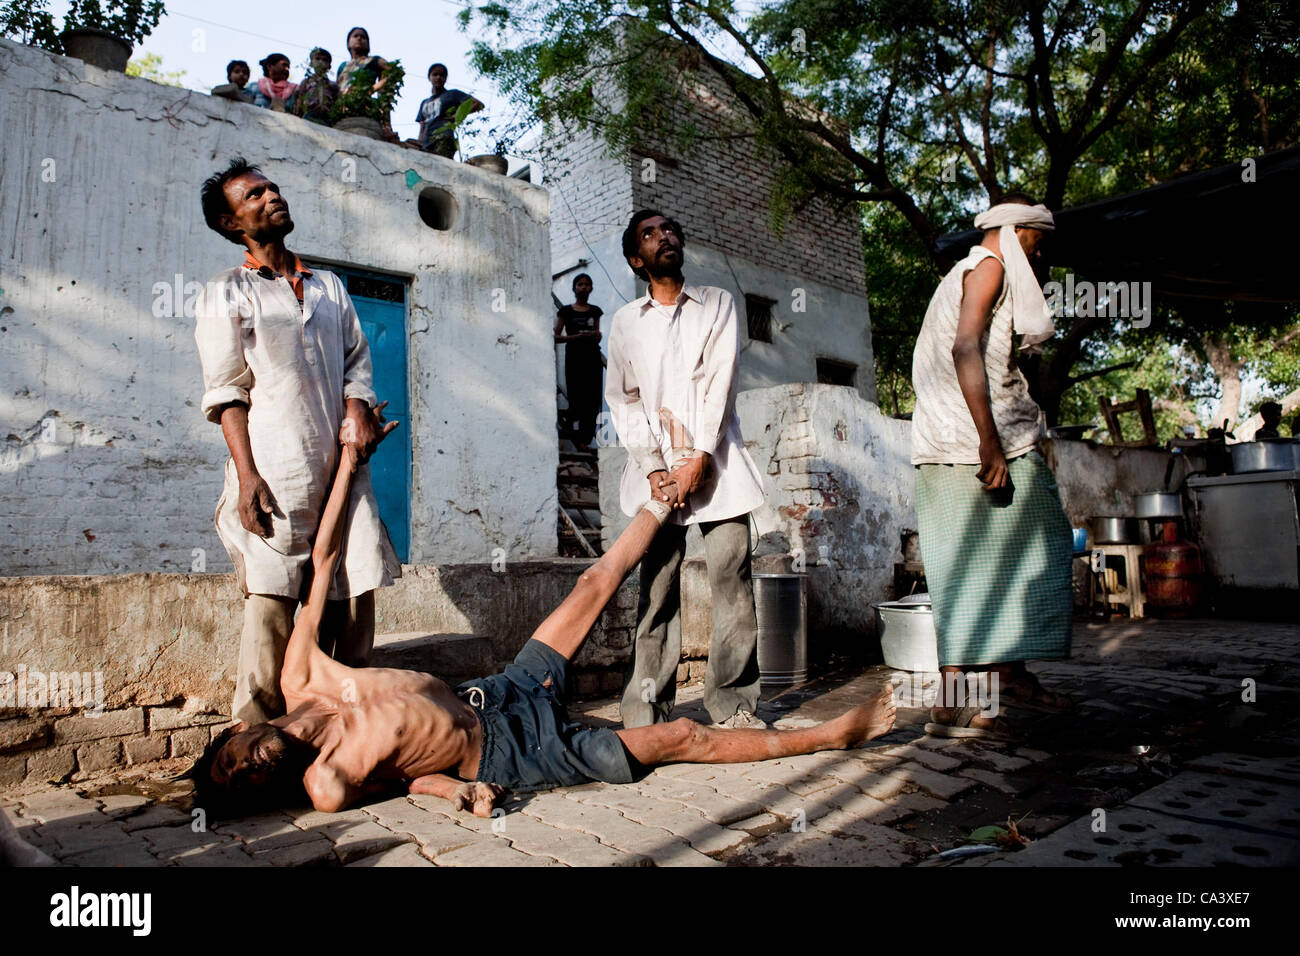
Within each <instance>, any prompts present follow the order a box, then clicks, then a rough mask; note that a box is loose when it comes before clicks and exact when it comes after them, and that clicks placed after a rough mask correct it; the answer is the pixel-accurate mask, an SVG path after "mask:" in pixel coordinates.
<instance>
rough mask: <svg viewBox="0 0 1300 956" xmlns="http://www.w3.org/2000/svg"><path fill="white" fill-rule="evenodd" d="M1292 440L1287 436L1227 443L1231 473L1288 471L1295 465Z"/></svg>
mask: <svg viewBox="0 0 1300 956" xmlns="http://www.w3.org/2000/svg"><path fill="white" fill-rule="evenodd" d="M1293 445H1294V442H1293V441H1292V440H1291V439H1289V438H1274V439H1264V440H1262V441H1243V442H1238V443H1237V444H1235V445H1229V446H1228V450H1229V452H1231V454H1232V473H1233V474H1234V475H1244V474H1249V473H1250V472H1252V471H1290V470H1291V469H1292V468H1294V467H1295V461H1296V459H1295V452H1294V451H1293V450H1292V446H1293Z"/></svg>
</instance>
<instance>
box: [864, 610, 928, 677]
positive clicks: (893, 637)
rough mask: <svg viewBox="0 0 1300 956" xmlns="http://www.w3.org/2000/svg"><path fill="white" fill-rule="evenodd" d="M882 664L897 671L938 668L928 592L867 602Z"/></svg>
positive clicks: (926, 670)
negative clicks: (874, 627) (874, 618)
mask: <svg viewBox="0 0 1300 956" xmlns="http://www.w3.org/2000/svg"><path fill="white" fill-rule="evenodd" d="M871 606H872V607H873V608H875V611H876V633H877V634H879V635H880V652H881V654H882V655H883V656H884V658H885V664H886V665H887V666H889V667H893V668H895V669H897V670H900V671H925V672H927V673H933V672H935V671H937V670H938V669H939V642H938V639H937V638H936V637H935V633H934V612H933V611H932V610H931V608H930V595H928V594H912V595H909V596H908V597H905V598H903V599H902V600H899V601H882V602H880V603H879V604H873V605H871Z"/></svg>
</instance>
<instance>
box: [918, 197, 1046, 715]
mask: <svg viewBox="0 0 1300 956" xmlns="http://www.w3.org/2000/svg"><path fill="white" fill-rule="evenodd" d="M975 226H976V228H978V229H983V230H984V239H983V241H982V242H980V244H979V245H977V246H973V247H972V248H971V250H970V253H969V254H968V255H967V256H966V258H964V259H963V260H962V261H961V262H958V263H957V264H956V265H955V266H954V267H953V268H952V270H951V271H949V272H948V274H947V275H945V276H944V278H943V281H942V282H940V283H939V288H938V289H937V290H936V291H935V294H934V297H933V298H932V299H931V300H930V305H929V307H928V308H927V309H926V313H925V321H924V323H923V324H922V326H921V333H920V335H919V336H918V337H917V341H916V349H915V351H914V353H913V356H912V385H913V388H914V389H915V391H916V411H915V413H914V415H913V417H912V464H913V465H915V466H916V511H917V522H918V530H919V532H920V539H921V558H922V560H923V561H924V563H925V571H926V580H927V582H928V584H929V590H930V600H931V604H932V606H933V609H934V625H935V631H936V634H937V637H938V650H939V667H940V671H941V672H942V673H943V679H942V680H941V681H940V686H941V690H940V697H939V699H938V700H937V701H936V703H937V704H938V706H937V707H935V708H934V709H933V710H932V711H931V713H930V717H931V722H930V723H928V724H926V727H925V729H926V732H927V733H930V734H934V735H937V736H944V737H1000V738H1014V737H1015V736H1016V732H1015V730H1014V728H1013V727H1012V726H1010V724H1009V723H1008V721H1007V720H1006V719H1005V718H1002V717H997V716H995V714H991V713H990V711H989V710H988V709H986V708H984V707H977V706H964V705H965V704H966V703H967V699H966V697H965V694H964V690H965V686H964V682H962V681H961V679H960V678H961V675H962V674H963V673H965V672H970V671H977V672H989V677H988V680H989V681H990V685H991V686H995V687H996V691H995V693H996V694H997V696H996V697H995V698H994V700H997V699H999V698H1000V699H1002V700H1006V699H1008V698H1010V700H1011V702H1012V703H1014V704H1016V705H1019V706H1024V707H1028V708H1030V709H1036V710H1044V711H1048V712H1061V711H1064V710H1066V709H1068V707H1069V706H1070V700H1069V698H1068V697H1064V696H1063V695H1057V694H1052V693H1050V692H1048V691H1047V690H1045V689H1044V688H1043V687H1042V685H1041V684H1039V682H1038V680H1037V678H1036V677H1035V676H1034V675H1033V674H1031V673H1030V672H1029V670H1028V669H1027V668H1026V667H1025V661H1028V660H1035V659H1039V660H1056V659H1060V658H1064V657H1067V656H1069V653H1070V621H1071V573H1070V555H1071V536H1070V523H1069V521H1068V520H1067V519H1066V517H1065V512H1064V510H1063V509H1062V507H1061V498H1060V494H1059V492H1058V491H1057V487H1056V479H1055V478H1054V477H1053V475H1052V472H1051V470H1050V469H1048V467H1047V463H1046V462H1045V461H1044V460H1043V457H1042V455H1041V454H1040V453H1039V451H1038V444H1039V441H1040V439H1041V438H1042V435H1043V426H1042V411H1041V409H1039V407H1038V405H1037V404H1036V403H1035V402H1034V400H1033V399H1032V398H1030V397H1029V387H1028V383H1027V382H1026V380H1025V376H1024V374H1023V373H1022V372H1021V371H1020V369H1019V367H1018V366H1017V363H1016V349H1015V347H1014V344H1013V341H1012V334H1013V333H1014V334H1016V335H1019V336H1020V338H1021V346H1020V347H1021V349H1036V348H1038V347H1040V345H1041V343H1042V342H1045V341H1046V340H1047V339H1049V338H1051V337H1052V335H1053V333H1054V332H1055V331H1056V329H1055V326H1054V325H1053V323H1052V316H1051V311H1050V310H1049V309H1048V307H1047V303H1046V300H1045V299H1044V297H1043V292H1042V289H1041V287H1040V286H1039V284H1038V280H1037V278H1036V277H1035V276H1034V271H1033V268H1032V267H1031V266H1030V259H1031V258H1037V256H1038V245H1039V243H1040V242H1041V241H1042V238H1043V233H1044V232H1046V231H1049V230H1051V229H1053V228H1055V224H1054V222H1053V220H1052V214H1051V212H1050V211H1049V210H1048V209H1047V207H1046V206H1043V205H1036V204H1034V202H1033V200H1031V199H1030V198H1029V197H1027V196H1025V195H1023V194H1019V193H1010V194H1007V195H1006V196H1004V197H1003V200H1002V202H1000V203H998V204H997V205H995V206H993V207H992V208H991V209H989V210H988V211H987V212H984V213H981V214H980V215H979V216H977V217H976V219H975ZM994 680H996V681H997V684H996V685H992V681H994Z"/></svg>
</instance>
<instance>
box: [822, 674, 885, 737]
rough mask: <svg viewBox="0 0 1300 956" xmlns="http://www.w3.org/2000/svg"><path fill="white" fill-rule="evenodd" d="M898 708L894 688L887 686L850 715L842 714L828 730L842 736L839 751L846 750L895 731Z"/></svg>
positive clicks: (851, 711)
mask: <svg viewBox="0 0 1300 956" xmlns="http://www.w3.org/2000/svg"><path fill="white" fill-rule="evenodd" d="M897 717H898V706H897V705H896V704H895V703H894V688H893V686H892V685H889V684H886V685H885V686H884V687H883V688H882V689H881V690H880V692H879V693H878V694H876V696H875V697H873V698H871V699H870V700H868V701H867V702H866V703H864V704H859V705H858V706H857V707H854V708H853V709H852V710H850V711H849V712H848V713H845V714H841V715H840V716H838V717H836V718H835V719H834V720H832V721H831V722H830V723H829V724H828V725H827V730H828V731H829V730H832V728H833V730H834V731H835V732H838V733H839V734H841V737H840V741H841V742H840V743H839V744H838V745H837V747H838V749H841V750H843V749H846V748H848V747H852V746H853V745H854V744H860V743H862V742H863V741H864V740H874V739H875V738H877V737H881V736H884V735H885V734H887V733H889V732H890V731H891V730H893V729H894V721H895V720H896V719H897Z"/></svg>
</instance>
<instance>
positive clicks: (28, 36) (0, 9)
mask: <svg viewBox="0 0 1300 956" xmlns="http://www.w3.org/2000/svg"><path fill="white" fill-rule="evenodd" d="M49 5H50V4H49V0H9V2H8V3H6V4H4V5H3V6H0V36H3V37H7V38H9V39H13V40H17V41H18V42H19V43H26V44H27V45H29V46H34V47H39V48H40V49H42V50H49V51H50V52H51V53H62V52H63V42H62V41H61V40H60V39H59V28H58V27H56V26H55V25H54V17H53V16H51V15H50V11H49V9H48V7H49Z"/></svg>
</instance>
